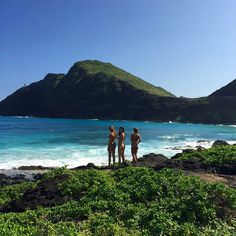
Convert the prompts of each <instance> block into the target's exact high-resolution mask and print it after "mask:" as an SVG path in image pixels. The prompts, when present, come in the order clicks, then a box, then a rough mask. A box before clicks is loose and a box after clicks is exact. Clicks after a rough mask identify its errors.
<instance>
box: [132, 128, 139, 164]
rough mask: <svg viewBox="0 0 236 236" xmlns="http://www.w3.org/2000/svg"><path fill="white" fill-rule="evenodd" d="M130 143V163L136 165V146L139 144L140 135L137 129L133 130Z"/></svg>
mask: <svg viewBox="0 0 236 236" xmlns="http://www.w3.org/2000/svg"><path fill="white" fill-rule="evenodd" d="M130 141H131V154H132V158H133V160H132V163H134V164H137V162H138V157H137V154H138V145H139V143H141V135H140V134H139V131H138V129H137V128H134V133H133V134H132V135H131V138H130Z"/></svg>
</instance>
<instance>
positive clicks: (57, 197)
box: [0, 175, 69, 213]
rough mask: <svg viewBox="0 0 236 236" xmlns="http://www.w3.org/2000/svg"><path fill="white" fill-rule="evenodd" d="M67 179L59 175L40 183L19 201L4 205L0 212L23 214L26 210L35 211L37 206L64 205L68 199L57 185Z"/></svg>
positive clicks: (26, 192) (27, 191)
mask: <svg viewBox="0 0 236 236" xmlns="http://www.w3.org/2000/svg"><path fill="white" fill-rule="evenodd" d="M67 178H68V177H67V176H66V175H60V176H56V177H54V178H52V179H48V180H45V181H42V182H41V183H39V184H38V185H37V187H36V188H32V189H28V190H26V191H25V193H24V194H23V196H22V197H21V198H20V199H19V200H13V201H11V202H9V203H7V204H6V205H4V206H3V207H2V208H0V212H3V213H6V212H23V211H25V210H26V209H36V208H37V207H38V206H43V207H52V206H56V205H61V204H63V203H65V202H66V201H68V200H69V198H68V196H64V195H63V194H62V193H61V191H60V190H59V188H58V187H57V185H58V184H59V183H61V182H63V181H65V180H66V179H67Z"/></svg>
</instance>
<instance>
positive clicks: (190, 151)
mask: <svg viewBox="0 0 236 236" xmlns="http://www.w3.org/2000/svg"><path fill="white" fill-rule="evenodd" d="M194 151H195V150H194V149H184V150H183V152H182V153H193V152H194Z"/></svg>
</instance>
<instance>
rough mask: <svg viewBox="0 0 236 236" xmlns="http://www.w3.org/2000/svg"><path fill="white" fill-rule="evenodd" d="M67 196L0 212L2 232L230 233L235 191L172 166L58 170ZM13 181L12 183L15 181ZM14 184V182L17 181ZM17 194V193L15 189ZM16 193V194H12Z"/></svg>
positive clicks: (233, 229) (235, 211)
mask: <svg viewBox="0 0 236 236" xmlns="http://www.w3.org/2000/svg"><path fill="white" fill-rule="evenodd" d="M61 174H66V175H68V178H67V179H66V180H65V181H64V182H62V183H60V184H59V188H60V190H61V192H62V193H63V194H64V195H68V196H70V199H71V200H70V201H68V202H66V203H65V204H63V205H60V206H55V207H51V208H40V207H39V208H38V209H36V210H28V211H26V212H23V213H7V214H0V235H103V236H106V235H107V236H108V235H177V236H178V235H179V236H182V235H234V233H235V232H236V223H235V215H236V191H235V189H232V188H227V187H225V186H224V185H222V184H215V183H211V184H210V183H206V182H203V181H201V180H200V179H198V178H196V177H190V176H186V175H185V174H184V173H182V172H179V171H174V170H163V171H161V172H159V173H157V172H155V171H154V170H152V169H148V168H134V167H127V168H123V169H119V170H116V171H111V172H110V171H101V170H80V171H69V170H66V169H63V168H62V169H60V170H56V171H54V172H50V173H49V174H47V175H45V177H44V179H43V180H42V181H47V179H49V178H54V177H55V176H56V175H61ZM15 187H16V186H15ZM16 188H17V187H16ZM17 197H19V195H17ZM12 198H15V195H13V196H12Z"/></svg>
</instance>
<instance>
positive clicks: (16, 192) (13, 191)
mask: <svg viewBox="0 0 236 236" xmlns="http://www.w3.org/2000/svg"><path fill="white" fill-rule="evenodd" d="M35 185H36V183H34V182H23V183H20V184H14V185H7V186H4V187H1V188H0V205H3V204H5V203H7V202H9V201H11V200H12V199H19V198H20V197H21V196H22V195H23V193H24V191H25V190H26V189H29V188H33V187H34V186H35Z"/></svg>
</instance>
